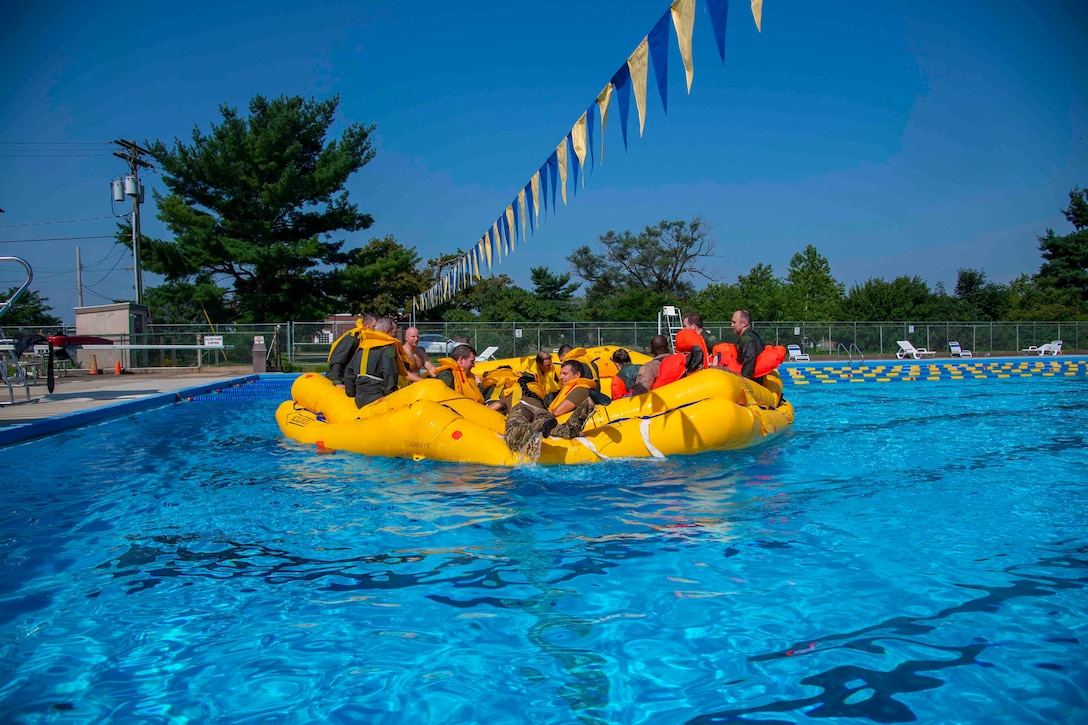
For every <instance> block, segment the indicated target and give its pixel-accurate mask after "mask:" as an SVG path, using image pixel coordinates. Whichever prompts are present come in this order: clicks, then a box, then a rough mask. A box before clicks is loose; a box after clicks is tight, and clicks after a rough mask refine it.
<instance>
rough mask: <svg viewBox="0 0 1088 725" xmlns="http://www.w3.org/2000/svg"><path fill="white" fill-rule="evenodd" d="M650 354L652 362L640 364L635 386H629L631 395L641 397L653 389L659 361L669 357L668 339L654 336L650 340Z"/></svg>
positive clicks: (659, 368)
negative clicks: (652, 357)
mask: <svg viewBox="0 0 1088 725" xmlns="http://www.w3.org/2000/svg"><path fill="white" fill-rule="evenodd" d="M650 354H651V355H653V356H654V359H653V360H650V361H649V362H644V363H642V367H640V368H639V369H638V375H636V376H635V384H634V385H632V386H631V392H630V394H631V395H642V394H643V393H648V392H650V390H652V389H653V387H654V383H656V382H657V374H658V372H660V370H661V361H662V360H664V359H665V358H667V357H668V356H669V338H667V337H665V336H664V335H654V336H653V337H652V338H650Z"/></svg>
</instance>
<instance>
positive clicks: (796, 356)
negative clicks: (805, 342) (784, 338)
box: [786, 345, 808, 360]
mask: <svg viewBox="0 0 1088 725" xmlns="http://www.w3.org/2000/svg"><path fill="white" fill-rule="evenodd" d="M786 352H788V353H789V356H790V360H808V353H807V352H801V346H800V345H786Z"/></svg>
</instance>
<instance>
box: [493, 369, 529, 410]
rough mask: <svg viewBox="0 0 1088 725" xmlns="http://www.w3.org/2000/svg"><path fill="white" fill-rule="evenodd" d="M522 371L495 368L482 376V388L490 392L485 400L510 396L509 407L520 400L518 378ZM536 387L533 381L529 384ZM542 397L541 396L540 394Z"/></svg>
mask: <svg viewBox="0 0 1088 725" xmlns="http://www.w3.org/2000/svg"><path fill="white" fill-rule="evenodd" d="M522 375H524V373H522V372H520V371H518V370H513V369H511V368H496V369H495V370H490V371H488V372H487V374H486V375H484V376H483V389H484V390H485V391H486V390H487V389H488V388H490V389H491V392H490V393H489V394H488V396H487V402H488V403H492V402H495V401H498V400H502V399H503V398H510V407H511V408H513V407H514V406H515V405H517V404H518V402H519V401H520V400H521V385H519V384H518V378H519V377H521V376H522ZM530 385H531V386H532V387H537V386H536V384H535V383H531V384H530ZM542 397H543V396H542Z"/></svg>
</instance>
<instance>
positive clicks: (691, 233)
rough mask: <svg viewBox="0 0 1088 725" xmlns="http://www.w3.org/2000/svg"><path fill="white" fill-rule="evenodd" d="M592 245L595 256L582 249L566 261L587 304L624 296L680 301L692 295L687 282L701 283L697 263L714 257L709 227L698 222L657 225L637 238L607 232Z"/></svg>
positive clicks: (650, 227) (692, 290)
mask: <svg viewBox="0 0 1088 725" xmlns="http://www.w3.org/2000/svg"><path fill="white" fill-rule="evenodd" d="M597 241H598V244H599V245H600V247H601V250H602V253H601V254H596V253H594V252H593V250H592V249H590V248H589V247H588V246H583V247H579V248H578V249H575V250H574V252H573V253H572V254H571V255H570V256H569V257H567V261H568V262H570V264H571V267H572V268H573V269H574V274H575V275H577V276H578V277H580V278H582V279H583V280H585V281H586V282H587V283H589V288H588V290H587V292H586V297H587V300H589V299H593V300H595V301H601V300H605V299H607V298H609V297H612V296H615V295H620V294H624V293H626V292H627V291H634V292H635V293H639V292H642V293H652V294H655V295H665V296H668V297H671V298H673V299H684V298H686V297H689V296H691V294H692V293H693V292H694V286H693V284H692V282H691V278H692V277H695V276H702V277H707V275H706V273H704V272H703V271H702V269H701V268H700V267H699V265H700V262H701V260H702V259H704V258H706V257H711V256H713V254H714V242H713V240H712V239H711V238H710V227H709V225H707V224H706V223H705V222H703V221H702V220H701V219H699V217H695V218H694V219H692V220H691V221H690V222H684V221H671V222H670V221H662V222H660V223H659V224H656V225H654V226H648V227H646V228H645V229H644V230H643V231H642V232H641V233H640V234H638V235H637V236H636V235H634V234H632V233H631V232H629V231H625V232H623V233H622V234H617V233H616V232H613V231H610V232H607V233H606V234H603V235H601V236H600V237H598V240H597Z"/></svg>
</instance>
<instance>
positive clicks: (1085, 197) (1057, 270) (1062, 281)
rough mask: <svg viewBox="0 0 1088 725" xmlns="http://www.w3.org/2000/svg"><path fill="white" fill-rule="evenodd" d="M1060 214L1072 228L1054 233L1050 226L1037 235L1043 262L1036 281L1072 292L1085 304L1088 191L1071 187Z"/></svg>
mask: <svg viewBox="0 0 1088 725" xmlns="http://www.w3.org/2000/svg"><path fill="white" fill-rule="evenodd" d="M1062 213H1063V214H1064V215H1065V218H1066V219H1068V220H1069V223H1070V224H1072V225H1073V228H1074V229H1075V231H1074V232H1072V233H1071V234H1066V235H1065V236H1058V235H1056V234H1055V233H1054V230H1053V229H1047V230H1046V235H1045V236H1042V237H1039V251H1041V252H1042V254H1043V259H1045V260H1046V261H1045V262H1043V265H1042V266H1041V267H1040V268H1039V274H1038V283H1039V285H1040V286H1042V287H1048V288H1051V289H1054V290H1069V291H1072V292H1075V293H1076V294H1077V295H1078V296H1079V298H1080V301H1081V302H1083V303H1088V191H1086V190H1084V189H1080V188H1074V189H1073V190H1072V191H1070V192H1069V206H1068V207H1066V208H1065V209H1064V210H1063V211H1062Z"/></svg>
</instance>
